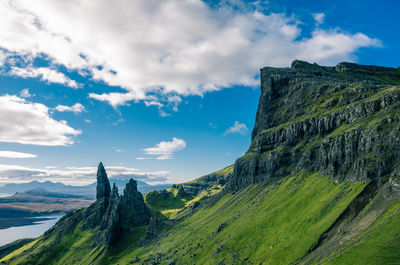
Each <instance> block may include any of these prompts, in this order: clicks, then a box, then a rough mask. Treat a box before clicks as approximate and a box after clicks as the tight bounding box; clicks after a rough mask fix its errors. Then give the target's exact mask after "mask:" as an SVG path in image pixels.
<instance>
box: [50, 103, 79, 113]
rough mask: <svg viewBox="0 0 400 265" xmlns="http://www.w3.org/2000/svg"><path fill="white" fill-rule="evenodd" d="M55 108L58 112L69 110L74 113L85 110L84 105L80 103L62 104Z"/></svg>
mask: <svg viewBox="0 0 400 265" xmlns="http://www.w3.org/2000/svg"><path fill="white" fill-rule="evenodd" d="M55 110H57V111H60V112H65V111H70V112H74V113H81V112H82V111H85V107H84V106H83V105H82V104H80V103H76V104H74V105H72V106H70V107H69V106H64V105H58V106H57V107H55Z"/></svg>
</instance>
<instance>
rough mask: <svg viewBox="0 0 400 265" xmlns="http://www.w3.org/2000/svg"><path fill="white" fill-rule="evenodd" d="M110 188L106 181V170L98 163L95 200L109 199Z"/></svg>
mask: <svg viewBox="0 0 400 265" xmlns="http://www.w3.org/2000/svg"><path fill="white" fill-rule="evenodd" d="M110 193H111V186H110V182H109V181H108V177H107V173H106V170H105V169H104V166H103V163H102V162H100V164H99V167H98V168H97V186H96V200H101V199H105V200H107V199H108V198H109V197H110Z"/></svg>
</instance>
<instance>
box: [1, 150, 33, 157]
mask: <svg viewBox="0 0 400 265" xmlns="http://www.w3.org/2000/svg"><path fill="white" fill-rule="evenodd" d="M0 157H2V158H35V157H37V155H34V154H29V153H21V152H14V151H0Z"/></svg>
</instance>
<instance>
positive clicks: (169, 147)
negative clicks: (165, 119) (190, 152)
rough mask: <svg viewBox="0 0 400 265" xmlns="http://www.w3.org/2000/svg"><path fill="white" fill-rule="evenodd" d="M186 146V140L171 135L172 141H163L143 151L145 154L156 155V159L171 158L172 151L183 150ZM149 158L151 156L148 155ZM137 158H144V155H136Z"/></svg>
mask: <svg viewBox="0 0 400 265" xmlns="http://www.w3.org/2000/svg"><path fill="white" fill-rule="evenodd" d="M185 147H186V142H185V141H184V140H183V139H178V138H175V137H173V138H172V141H170V142H168V141H163V142H160V143H158V144H156V146H155V147H150V148H145V149H144V152H145V154H147V155H153V156H156V159H157V160H166V159H171V158H172V155H173V153H175V152H176V151H180V150H183V149H184V148H185ZM149 158H151V157H149ZM137 159H138V160H142V159H146V158H144V157H138V158H137Z"/></svg>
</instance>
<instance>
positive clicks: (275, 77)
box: [1, 61, 400, 265]
mask: <svg viewBox="0 0 400 265" xmlns="http://www.w3.org/2000/svg"><path fill="white" fill-rule="evenodd" d="M260 80H261V96H260V100H259V106H258V110H257V114H256V121H255V125H254V129H253V132H252V137H251V144H250V147H249V149H248V151H247V152H246V154H244V155H243V156H242V157H240V158H238V159H237V160H236V162H235V163H234V165H231V166H228V167H225V168H223V169H221V170H219V171H217V172H214V173H210V174H208V175H206V176H203V177H200V178H198V179H195V180H192V181H190V182H187V183H180V184H175V185H173V186H172V187H170V188H169V189H167V190H162V191H152V192H149V193H146V194H145V195H144V196H142V194H141V193H140V192H138V191H137V183H136V181H134V180H133V179H131V180H130V181H129V183H128V184H127V185H126V187H125V189H124V191H123V194H122V195H119V193H118V189H117V187H116V186H115V185H113V188H112V189H111V187H110V183H109V181H108V178H107V174H106V171H105V169H104V167H103V165H102V164H101V163H100V165H99V169H98V173H97V180H98V182H97V200H96V202H95V203H93V204H92V205H91V206H90V207H89V208H87V209H78V210H76V211H74V212H72V213H70V214H67V215H66V216H64V217H63V218H62V219H61V220H60V221H59V222H58V223H57V224H56V225H55V226H54V227H53V228H51V229H50V230H49V231H47V232H46V233H45V234H44V235H43V236H41V237H39V238H38V239H37V240H35V241H32V242H30V243H28V244H27V245H25V246H23V247H22V248H20V249H18V250H16V251H14V252H13V253H11V254H9V255H7V256H6V257H4V258H2V259H1V262H3V263H6V264H141V265H147V264H169V265H171V264H175V265H178V264H184V265H186V264H201V265H203V264H219V265H228V264H229V265H231V264H234V265H236V264H237V265H239V264H240V265H242V264H259V265H262V264H264V265H265V264H279V265H281V264H329V265H342V264H348V265H354V264H362V265H364V264H400V153H399V151H400V118H399V117H400V68H397V69H395V68H387V67H379V66H364V65H358V64H353V63H340V64H338V65H336V66H329V67H328V66H320V65H317V64H310V63H307V62H304V61H294V62H293V63H292V65H291V67H287V68H272V67H264V68H262V69H261V74H260Z"/></svg>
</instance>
